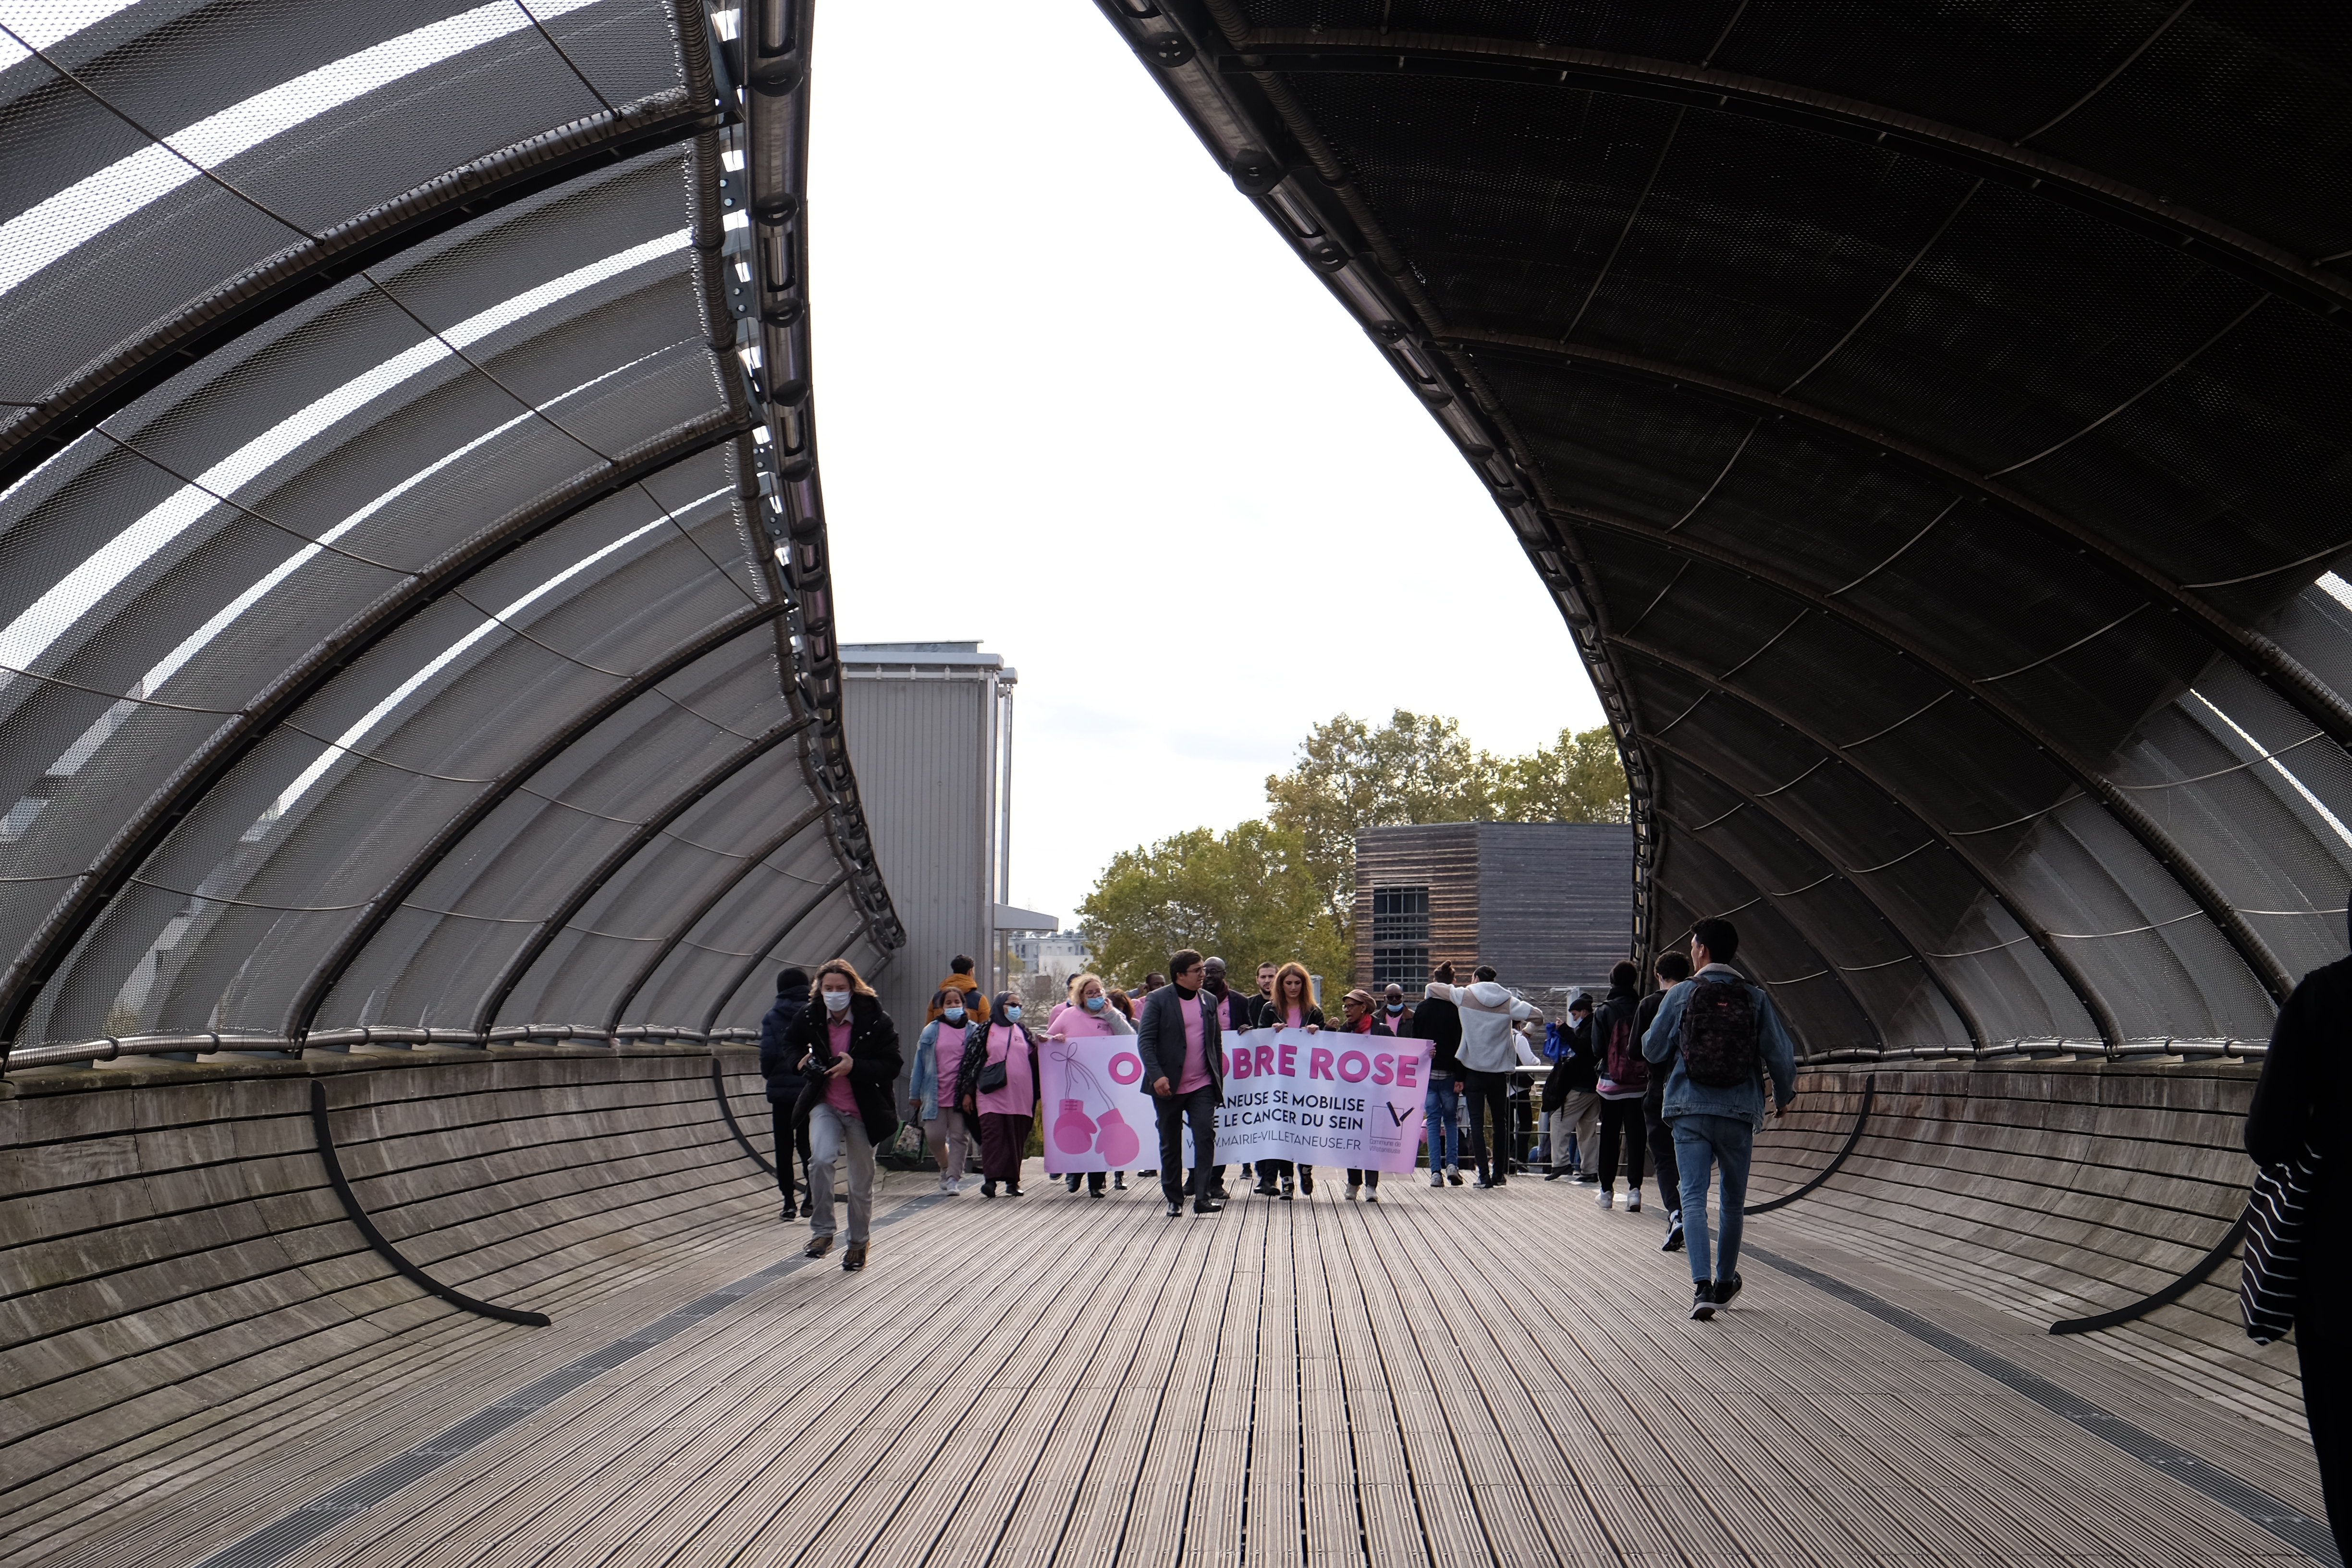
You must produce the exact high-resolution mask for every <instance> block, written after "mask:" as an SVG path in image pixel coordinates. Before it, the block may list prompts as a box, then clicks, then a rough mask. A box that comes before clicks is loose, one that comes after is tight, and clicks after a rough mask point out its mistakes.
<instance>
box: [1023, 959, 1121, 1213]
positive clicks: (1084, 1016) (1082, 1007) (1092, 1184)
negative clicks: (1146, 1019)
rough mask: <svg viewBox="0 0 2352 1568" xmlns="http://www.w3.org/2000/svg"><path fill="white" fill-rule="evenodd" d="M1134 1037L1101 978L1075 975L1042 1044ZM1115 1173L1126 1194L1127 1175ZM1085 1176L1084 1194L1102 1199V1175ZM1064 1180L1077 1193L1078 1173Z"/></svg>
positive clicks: (1072, 1173) (1094, 975) (1119, 1186)
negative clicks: (1064, 1005) (1064, 1000)
mask: <svg viewBox="0 0 2352 1568" xmlns="http://www.w3.org/2000/svg"><path fill="white" fill-rule="evenodd" d="M1134 1033H1135V1026H1134V1025H1133V1024H1130V1023H1129V1022H1128V1021H1127V1018H1126V1016H1125V1015H1123V1014H1121V1013H1120V1012H1119V1010H1118V1008H1116V1007H1114V1006H1112V1005H1110V995H1109V994H1108V992H1106V991H1104V990H1103V983H1102V976H1101V975H1099V974H1074V975H1072V976H1071V977H1070V1005H1068V1006H1066V1007H1065V1008H1063V1009H1062V1010H1061V1011H1060V1012H1059V1013H1056V1014H1055V1016H1054V1021H1053V1022H1052V1023H1051V1024H1048V1025H1047V1026H1045V1043H1046V1044H1048V1045H1054V1044H1056V1043H1061V1042H1066V1041H1069V1040H1091V1039H1100V1038H1102V1037H1105V1036H1107V1035H1132V1034H1134ZM1086 1175H1087V1191H1088V1192H1090V1193H1092V1194H1094V1195H1095V1196H1097V1197H1100V1196H1102V1195H1103V1186H1104V1182H1105V1173H1103V1172H1101V1171H1089V1172H1087V1173H1086ZM1116 1175H1117V1176H1118V1190H1119V1191H1120V1192H1125V1191H1127V1173H1126V1172H1125V1171H1119V1172H1117V1173H1116ZM1067 1180H1068V1183H1069V1190H1070V1191H1072V1192H1074V1193H1075V1192H1076V1191H1077V1190H1078V1173H1077V1172H1076V1171H1072V1172H1071V1173H1069V1175H1068V1178H1067Z"/></svg>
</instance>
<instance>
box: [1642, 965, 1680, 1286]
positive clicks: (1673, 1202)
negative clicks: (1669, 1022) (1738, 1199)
mask: <svg viewBox="0 0 2352 1568" xmlns="http://www.w3.org/2000/svg"><path fill="white" fill-rule="evenodd" d="M1656 973H1657V976H1658V985H1657V989H1656V990H1654V991H1653V992H1651V993H1650V994H1648V995H1646V996H1644V997H1643V998H1642V1005H1641V1008H1640V1010H1639V1011H1637V1012H1636V1013H1635V1014H1634V1015H1633V1037H1634V1038H1635V1039H1641V1038H1643V1037H1645V1036H1647V1035H1648V1034H1649V1032H1650V1026H1651V1025H1652V1024H1654V1023H1656V1022H1657V1020H1658V1008H1659V1007H1660V1006H1661V1005H1663V1004H1664V1002H1665V999H1666V993H1667V992H1669V991H1671V990H1673V989H1674V988H1675V986H1677V985H1679V984H1682V983H1683V982H1684V981H1685V980H1688V979H1689V978H1690V977H1691V961H1690V954H1688V953H1686V952H1664V953H1660V954H1659V955H1658V967H1657V971H1656ZM1667 1076H1668V1075H1667V1074H1665V1073H1663V1072H1659V1071H1657V1070H1656V1069H1654V1068H1653V1069H1652V1071H1651V1073H1650V1088H1649V1090H1648V1092H1647V1093H1645V1094H1643V1096H1642V1121H1643V1126H1644V1127H1645V1128H1646V1129H1647V1130H1648V1131H1649V1134H1650V1160H1651V1163H1654V1164H1655V1165H1656V1166H1657V1168H1658V1193H1659V1195H1660V1196H1662V1197H1664V1199H1665V1200H1666V1239H1665V1240H1664V1242H1663V1243H1661V1244H1660V1245H1659V1247H1658V1250H1659V1251H1660V1252H1680V1251H1681V1250H1682V1249H1683V1168H1682V1166H1681V1165H1680V1164H1679V1163H1677V1162H1676V1161H1675V1130H1674V1129H1673V1128H1672V1127H1669V1126H1667V1125H1666V1079H1667Z"/></svg>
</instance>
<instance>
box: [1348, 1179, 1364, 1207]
mask: <svg viewBox="0 0 2352 1568" xmlns="http://www.w3.org/2000/svg"><path fill="white" fill-rule="evenodd" d="M1361 1191H1363V1188H1362V1187H1360V1185H1358V1184H1356V1183H1354V1182H1349V1184H1348V1201H1349V1203H1354V1202H1355V1201H1356V1194H1358V1193H1360V1192H1361Z"/></svg>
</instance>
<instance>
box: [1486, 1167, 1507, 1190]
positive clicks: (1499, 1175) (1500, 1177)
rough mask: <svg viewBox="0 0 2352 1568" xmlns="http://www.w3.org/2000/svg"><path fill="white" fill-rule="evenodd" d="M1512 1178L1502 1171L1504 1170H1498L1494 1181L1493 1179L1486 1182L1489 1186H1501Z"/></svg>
mask: <svg viewBox="0 0 2352 1568" xmlns="http://www.w3.org/2000/svg"><path fill="white" fill-rule="evenodd" d="M1510 1179H1511V1178H1510V1177H1508V1176H1507V1175H1505V1174H1503V1173H1502V1172H1500V1171H1497V1172H1496V1173H1495V1179H1494V1180H1493V1181H1491V1182H1489V1183H1487V1185H1488V1186H1490V1187H1499V1186H1501V1185H1502V1184H1504V1183H1505V1182H1507V1181H1509V1180H1510Z"/></svg>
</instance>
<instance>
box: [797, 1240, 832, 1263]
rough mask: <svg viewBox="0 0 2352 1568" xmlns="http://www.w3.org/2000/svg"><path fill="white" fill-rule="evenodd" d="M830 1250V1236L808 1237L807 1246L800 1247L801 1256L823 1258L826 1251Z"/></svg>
mask: <svg viewBox="0 0 2352 1568" xmlns="http://www.w3.org/2000/svg"><path fill="white" fill-rule="evenodd" d="M832 1250H833V1237H831V1236H812V1237H809V1244H808V1246H806V1247H803V1248H802V1249H801V1256H802V1257H803V1258H823V1257H824V1255H825V1254H826V1253H828V1252H831V1251H832Z"/></svg>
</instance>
